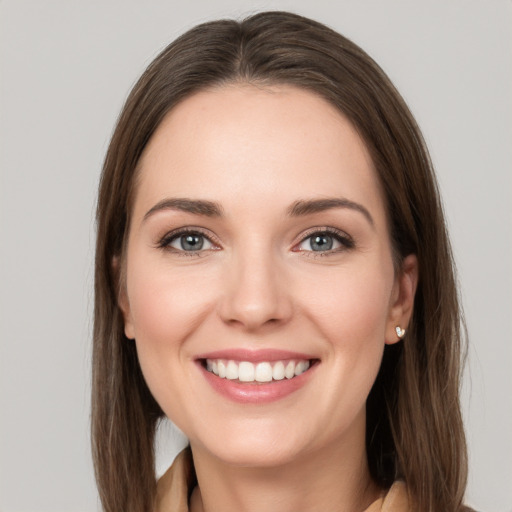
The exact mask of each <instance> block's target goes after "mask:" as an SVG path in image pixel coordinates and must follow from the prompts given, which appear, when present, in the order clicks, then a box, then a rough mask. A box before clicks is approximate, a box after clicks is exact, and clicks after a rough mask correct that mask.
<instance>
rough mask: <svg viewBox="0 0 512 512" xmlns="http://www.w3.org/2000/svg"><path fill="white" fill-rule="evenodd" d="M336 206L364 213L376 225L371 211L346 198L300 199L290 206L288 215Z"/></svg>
mask: <svg viewBox="0 0 512 512" xmlns="http://www.w3.org/2000/svg"><path fill="white" fill-rule="evenodd" d="M334 208H348V209H350V210H355V211H356V212H359V213H362V214H363V215H364V216H365V217H366V220H367V221H368V222H369V223H370V224H371V226H375V222H374V220H373V217H372V216H371V214H370V212H369V211H368V210H367V209H366V208H365V207H364V206H363V205H362V204H359V203H356V202H354V201H350V199H345V198H336V197H335V198H325V199H311V200H299V201H295V202H294V203H293V204H292V205H291V206H290V207H289V208H288V215H290V216H291V217H300V216H303V215H311V214H314V213H319V212H324V211H326V210H332V209H334Z"/></svg>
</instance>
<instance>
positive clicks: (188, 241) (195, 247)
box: [181, 234, 204, 251]
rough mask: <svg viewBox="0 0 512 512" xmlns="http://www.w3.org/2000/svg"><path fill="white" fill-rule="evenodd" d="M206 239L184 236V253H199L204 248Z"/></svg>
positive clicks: (182, 245)
mask: <svg viewBox="0 0 512 512" xmlns="http://www.w3.org/2000/svg"><path fill="white" fill-rule="evenodd" d="M203 244H204V239H203V237H202V236H201V235H191V234H188V235H183V236H182V237H181V247H183V250H184V251H199V250H201V249H202V248H203Z"/></svg>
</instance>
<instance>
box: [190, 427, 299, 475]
mask: <svg viewBox="0 0 512 512" xmlns="http://www.w3.org/2000/svg"><path fill="white" fill-rule="evenodd" d="M251 430H252V431H250V432H247V430H243V429H242V430H241V431H238V432H237V431H236V429H228V428H226V429H225V432H226V435H223V436H218V437H217V438H216V439H215V440H212V442H211V443H208V445H206V444H205V443H201V444H202V447H203V449H205V450H207V451H209V452H210V453H211V454H212V455H213V456H214V457H216V458H217V459H219V460H221V461H222V462H224V463H225V464H229V465H232V466H239V467H254V468H257V467H260V468H270V467H278V466H283V465H286V464H289V463H291V462H293V461H294V460H296V459H297V458H300V456H301V455H302V454H303V453H304V452H305V451H306V444H307V443H305V442H304V440H301V439H298V438H297V436H296V435H295V434H294V433H293V432H290V429H289V427H288V429H287V430H284V431H282V432H276V431H275V430H274V429H271V428H267V429H265V428H258V429H254V428H253V429H251ZM299 437H300V436H299ZM191 445H192V448H194V442H193V441H192V440H191Z"/></svg>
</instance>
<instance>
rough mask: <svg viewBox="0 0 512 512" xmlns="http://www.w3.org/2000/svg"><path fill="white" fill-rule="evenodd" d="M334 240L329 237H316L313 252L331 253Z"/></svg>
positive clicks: (312, 246)
mask: <svg viewBox="0 0 512 512" xmlns="http://www.w3.org/2000/svg"><path fill="white" fill-rule="evenodd" d="M332 245H333V240H332V236H329V235H316V236H314V237H313V239H312V241H311V248H312V249H313V251H329V250H331V249H332Z"/></svg>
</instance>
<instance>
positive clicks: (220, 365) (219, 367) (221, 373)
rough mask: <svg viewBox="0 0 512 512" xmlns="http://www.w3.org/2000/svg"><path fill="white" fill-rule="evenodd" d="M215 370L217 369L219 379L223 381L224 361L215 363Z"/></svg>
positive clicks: (224, 374)
mask: <svg viewBox="0 0 512 512" xmlns="http://www.w3.org/2000/svg"><path fill="white" fill-rule="evenodd" d="M217 368H218V369H219V377H220V378H221V379H224V378H225V377H226V365H225V364H224V361H219V362H218V363H217Z"/></svg>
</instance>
